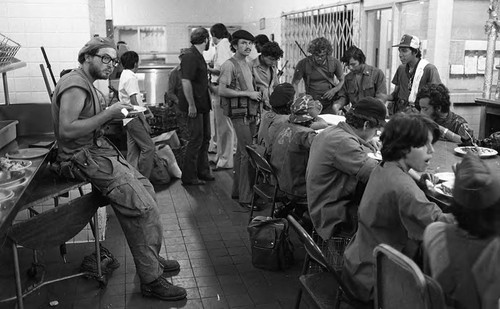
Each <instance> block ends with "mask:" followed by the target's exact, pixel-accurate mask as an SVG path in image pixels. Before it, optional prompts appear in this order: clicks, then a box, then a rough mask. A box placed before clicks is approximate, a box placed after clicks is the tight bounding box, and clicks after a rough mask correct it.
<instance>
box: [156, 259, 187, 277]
mask: <svg viewBox="0 0 500 309" xmlns="http://www.w3.org/2000/svg"><path fill="white" fill-rule="evenodd" d="M158 262H160V266H161V268H163V272H164V273H167V272H173V271H177V270H179V269H181V265H179V262H177V261H176V260H167V259H165V258H163V257H161V256H158Z"/></svg>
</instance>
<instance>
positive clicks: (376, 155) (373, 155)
mask: <svg viewBox="0 0 500 309" xmlns="http://www.w3.org/2000/svg"><path fill="white" fill-rule="evenodd" d="M368 156H369V157H370V158H372V159H375V160H377V161H382V154H381V153H380V152H377V153H373V152H369V153H368Z"/></svg>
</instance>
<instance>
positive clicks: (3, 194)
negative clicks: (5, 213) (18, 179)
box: [0, 189, 14, 202]
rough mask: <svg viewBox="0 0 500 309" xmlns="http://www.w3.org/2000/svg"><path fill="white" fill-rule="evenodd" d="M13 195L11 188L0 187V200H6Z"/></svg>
mask: <svg viewBox="0 0 500 309" xmlns="http://www.w3.org/2000/svg"><path fill="white" fill-rule="evenodd" d="M13 196H14V192H13V191H12V190H7V189H0V202H3V201H6V200H8V199H10V198H12V197H13Z"/></svg>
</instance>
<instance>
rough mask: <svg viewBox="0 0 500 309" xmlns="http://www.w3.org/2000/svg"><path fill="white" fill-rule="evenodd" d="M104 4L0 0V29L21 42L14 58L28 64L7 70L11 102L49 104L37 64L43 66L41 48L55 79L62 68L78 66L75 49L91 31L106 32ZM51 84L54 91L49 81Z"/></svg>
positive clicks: (74, 0)
mask: <svg viewBox="0 0 500 309" xmlns="http://www.w3.org/2000/svg"><path fill="white" fill-rule="evenodd" d="M103 3H104V0H71V1H66V0H0V32H1V33H2V34H4V35H6V36H7V37H9V38H11V39H12V40H14V41H16V42H17V43H19V44H21V49H20V50H19V51H18V53H17V55H16V58H18V59H20V60H21V61H24V62H26V64H27V66H26V67H24V68H21V69H18V70H15V71H10V72H8V73H7V80H8V86H9V94H10V96H9V98H10V101H11V103H12V104H15V103H49V96H48V93H47V90H46V88H45V83H44V81H43V78H42V73H41V71H40V67H39V64H40V63H42V64H44V66H45V61H44V59H43V56H42V52H41V50H40V47H41V46H43V47H44V48H45V51H46V52H47V56H48V58H49V61H50V63H51V65H52V70H53V72H54V75H55V76H56V80H58V79H59V72H60V71H61V70H63V69H68V68H75V67H77V65H78V62H77V54H78V51H79V50H80V48H81V47H82V46H83V45H84V44H85V42H87V41H88V40H89V39H90V38H91V36H92V34H94V33H96V31H99V32H98V33H99V34H100V35H103V36H104V35H105V29H106V28H105V21H104V20H102V21H101V20H99V19H100V18H99V17H98V16H100V15H102V16H103V17H104V6H103ZM90 10H92V12H93V16H94V17H95V16H97V18H96V19H95V20H94V21H92V20H91V18H90V17H89V11H90ZM100 10H102V14H101V13H100ZM101 22H102V25H101V24H100V23H101ZM47 75H49V72H48V71H47ZM49 80H50V76H49ZM50 84H51V88H52V90H53V89H54V85H53V84H52V81H50ZM1 90H2V92H1V93H0V103H4V101H5V99H4V93H3V86H2V87H1Z"/></svg>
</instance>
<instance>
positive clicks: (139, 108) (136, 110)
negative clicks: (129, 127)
mask: <svg viewBox="0 0 500 309" xmlns="http://www.w3.org/2000/svg"><path fill="white" fill-rule="evenodd" d="M133 107H134V109H133V110H131V111H128V113H129V114H138V113H144V112H145V111H146V110H147V108H145V107H144V106H138V105H134V106H133Z"/></svg>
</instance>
